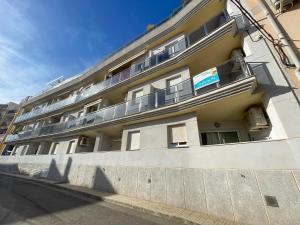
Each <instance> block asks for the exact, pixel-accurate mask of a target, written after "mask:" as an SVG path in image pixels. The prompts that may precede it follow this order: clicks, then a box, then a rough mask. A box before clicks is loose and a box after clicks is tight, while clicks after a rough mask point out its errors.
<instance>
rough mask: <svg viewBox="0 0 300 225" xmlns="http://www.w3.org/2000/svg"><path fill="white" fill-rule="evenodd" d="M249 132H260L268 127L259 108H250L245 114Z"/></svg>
mask: <svg viewBox="0 0 300 225" xmlns="http://www.w3.org/2000/svg"><path fill="white" fill-rule="evenodd" d="M247 120H248V126H249V131H253V132H254V131H261V130H262V129H266V128H268V127H269V125H268V121H267V119H266V117H265V114H264V112H263V110H262V108H261V107H251V108H250V109H249V110H248V112H247Z"/></svg>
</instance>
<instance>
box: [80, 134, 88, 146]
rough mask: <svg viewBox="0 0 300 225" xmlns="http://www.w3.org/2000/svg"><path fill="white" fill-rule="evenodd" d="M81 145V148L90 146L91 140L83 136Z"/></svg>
mask: <svg viewBox="0 0 300 225" xmlns="http://www.w3.org/2000/svg"><path fill="white" fill-rule="evenodd" d="M79 145H80V146H89V138H88V137H86V136H81V137H80V138H79Z"/></svg>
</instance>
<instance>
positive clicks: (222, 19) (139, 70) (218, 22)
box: [15, 12, 231, 123]
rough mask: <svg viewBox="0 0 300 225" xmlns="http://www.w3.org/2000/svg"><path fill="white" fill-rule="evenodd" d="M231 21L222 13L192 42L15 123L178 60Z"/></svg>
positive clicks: (68, 104)
mask: <svg viewBox="0 0 300 225" xmlns="http://www.w3.org/2000/svg"><path fill="white" fill-rule="evenodd" d="M230 20H231V18H230V17H228V15H227V14H226V13H224V12H222V13H221V14H220V15H218V16H217V17H215V18H213V19H212V20H210V21H208V22H207V23H206V24H204V25H203V26H202V27H201V28H202V29H204V28H205V29H204V30H205V32H201V33H199V32H195V33H194V34H193V41H192V42H191V41H189V40H187V39H186V38H184V39H182V40H180V41H179V42H177V43H176V44H175V45H174V46H172V48H169V49H167V50H165V51H163V52H162V53H160V54H158V55H154V56H151V57H149V58H147V59H145V61H144V62H142V63H140V64H137V65H133V66H131V67H130V68H128V69H126V70H123V71H121V72H120V73H118V74H115V75H114V76H112V77H111V78H109V79H106V80H104V81H103V82H101V83H98V84H96V85H94V86H92V87H91V88H89V89H88V90H85V91H83V92H82V93H80V94H78V95H74V96H72V97H69V98H67V99H64V100H61V101H59V102H56V103H54V104H51V105H48V106H45V107H43V108H39V109H36V110H33V111H31V112H28V113H24V114H22V115H20V116H18V117H17V118H16V120H15V123H20V122H23V121H26V120H29V119H32V118H35V117H38V116H40V115H43V114H47V113H50V112H54V111H57V110H60V109H63V108H66V107H68V106H71V105H74V104H77V103H79V102H82V101H84V100H86V99H88V98H90V97H92V96H96V95H97V94H99V93H100V92H103V91H105V90H107V89H110V88H111V87H114V86H116V85H120V84H122V83H123V82H125V81H127V80H131V79H132V78H134V77H138V76H140V75H142V74H143V73H144V72H145V71H148V70H150V69H151V68H153V67H156V66H158V65H160V64H163V63H165V62H166V61H169V60H170V59H173V58H177V56H179V55H180V54H181V53H183V52H185V51H186V50H188V49H190V48H192V47H194V45H195V44H194V43H196V42H197V41H200V40H202V39H204V38H205V37H207V36H209V35H213V34H212V33H213V32H214V31H215V30H217V29H218V28H220V27H222V26H225V24H226V23H228V22H229V21H230ZM201 28H199V29H201Z"/></svg>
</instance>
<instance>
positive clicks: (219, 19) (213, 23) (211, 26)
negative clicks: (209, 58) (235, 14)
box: [206, 12, 227, 34]
mask: <svg viewBox="0 0 300 225" xmlns="http://www.w3.org/2000/svg"><path fill="white" fill-rule="evenodd" d="M226 22H227V15H226V14H225V13H223V12H222V13H221V14H219V15H218V16H216V17H214V18H212V19H211V20H210V21H208V22H207V23H206V29H207V33H208V34H209V33H211V32H213V31H214V30H216V29H217V28H218V27H220V26H222V25H223V24H224V23H226Z"/></svg>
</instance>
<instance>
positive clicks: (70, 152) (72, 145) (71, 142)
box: [67, 141, 75, 154]
mask: <svg viewBox="0 0 300 225" xmlns="http://www.w3.org/2000/svg"><path fill="white" fill-rule="evenodd" d="M74 146H75V141H70V142H69V146H68V149H67V154H72V153H74Z"/></svg>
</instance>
